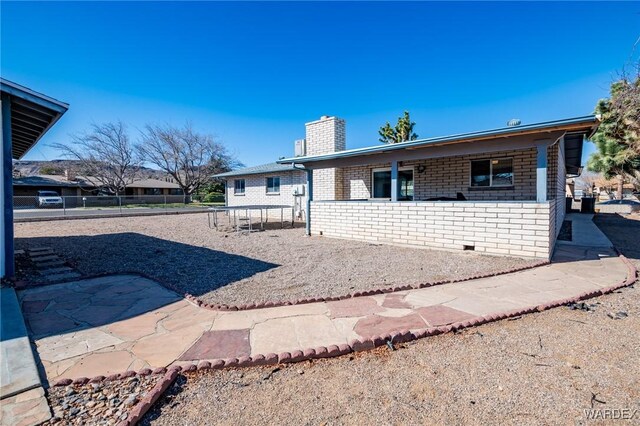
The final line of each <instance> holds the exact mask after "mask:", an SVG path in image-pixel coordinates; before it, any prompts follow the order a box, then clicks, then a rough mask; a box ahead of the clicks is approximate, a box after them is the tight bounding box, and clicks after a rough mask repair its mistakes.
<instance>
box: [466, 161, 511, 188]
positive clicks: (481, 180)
mask: <svg viewBox="0 0 640 426" xmlns="http://www.w3.org/2000/svg"><path fill="white" fill-rule="evenodd" d="M471 186H472V187H487V188H489V187H501V186H513V159H512V158H492V159H489V160H473V161H471Z"/></svg>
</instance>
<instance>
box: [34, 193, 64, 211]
mask: <svg viewBox="0 0 640 426" xmlns="http://www.w3.org/2000/svg"><path fill="white" fill-rule="evenodd" d="M36 200H37V202H38V207H40V208H44V207H62V197H61V196H59V195H58V193H57V192H55V191H38V196H37V197H36Z"/></svg>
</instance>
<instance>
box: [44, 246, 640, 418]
mask: <svg viewBox="0 0 640 426" xmlns="http://www.w3.org/2000/svg"><path fill="white" fill-rule="evenodd" d="M616 251H617V250H616ZM618 257H619V259H620V260H621V261H622V262H623V263H624V264H625V265H626V266H627V277H626V279H624V280H623V281H621V282H619V283H617V284H614V285H612V286H609V287H605V288H603V289H600V290H594V291H588V292H584V293H581V294H578V295H577V296H574V297H570V298H567V299H560V300H556V301H553V302H549V303H544V304H541V305H538V306H534V307H529V308H524V309H514V310H511V311H505V312H501V313H497V314H489V315H484V316H478V317H475V318H472V319H469V320H466V321H460V322H456V323H453V324H449V325H446V326H439V327H427V328H423V329H419V330H416V331H414V332H412V331H409V330H406V329H405V330H401V331H399V332H395V333H392V334H382V335H378V336H373V337H369V338H360V339H353V340H351V341H350V342H349V344H344V343H343V344H339V345H329V346H318V347H316V348H307V349H304V350H294V351H292V352H282V353H280V354H275V353H268V354H266V355H263V354H257V355H254V356H243V357H240V358H226V359H212V360H211V361H204V360H201V361H197V362H196V361H194V362H192V363H187V364H186V365H184V366H180V365H173V366H171V367H169V368H168V369H167V368H163V367H161V368H156V369H155V370H151V369H149V368H145V369H142V370H140V371H139V372H135V371H126V372H124V373H120V374H112V375H110V376H108V377H105V376H96V377H94V378H92V379H88V378H86V377H81V378H79V379H75V380H72V379H60V380H58V381H57V382H55V383H54V385H53V386H68V385H70V384H85V383H96V382H101V381H103V380H104V381H109V380H118V379H123V378H127V377H133V376H135V375H142V376H144V375H149V374H163V373H164V374H165V375H164V377H163V378H162V379H160V381H159V382H158V383H156V385H155V386H154V387H153V388H152V389H151V391H149V392H148V393H147V394H146V395H145V397H144V398H143V399H142V400H141V401H140V402H139V403H138V404H137V405H135V406H134V408H133V410H132V411H131V412H130V413H129V416H128V417H127V419H126V420H123V421H121V422H119V423H118V424H117V426H133V425H135V424H136V423H137V422H138V421H140V419H142V417H143V416H144V415H145V414H146V413H147V411H149V409H150V408H151V407H152V406H153V404H154V403H155V402H156V401H157V400H158V398H159V397H160V395H162V394H163V393H164V392H165V391H166V390H167V389H168V388H169V386H171V384H172V383H173V382H174V381H175V380H176V378H177V377H178V374H179V373H181V372H186V373H189V372H195V371H199V370H208V369H213V370H221V369H225V368H240V367H257V366H265V365H276V364H288V363H295V362H301V361H306V360H312V359H320V358H332V357H337V356H341V355H346V354H348V353H352V352H363V351H368V350H372V349H375V348H377V347H380V346H383V345H386V344H387V342H391V343H406V342H411V341H414V340H418V339H422V338H425V337H429V336H437V335H439V334H445V333H449V332H451V331H458V330H462V329H464V328H469V327H475V326H478V325H482V324H486V323H490V322H494V321H500V320H504V319H507V318H513V317H519V316H522V315H525V314H530V313H534V312H542V311H546V310H549V309H552V308H557V307H560V306H564V305H568V304H570V303H575V302H579V301H582V300H586V299H591V298H593V297H597V296H601V295H604V294H609V293H613V292H614V291H616V290H618V289H620V288H623V287H627V286H630V285H632V284H633V283H635V282H636V278H637V273H638V271H637V269H636V267H635V266H634V265H633V263H631V262H630V261H629V259H627V258H626V257H625V256H624V255H622V254H621V253H619V252H618ZM451 282H457V281H451Z"/></svg>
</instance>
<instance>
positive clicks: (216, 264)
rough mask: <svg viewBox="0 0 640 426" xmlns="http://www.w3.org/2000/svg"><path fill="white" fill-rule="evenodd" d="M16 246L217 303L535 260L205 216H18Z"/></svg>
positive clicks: (349, 288)
mask: <svg viewBox="0 0 640 426" xmlns="http://www.w3.org/2000/svg"><path fill="white" fill-rule="evenodd" d="M15 235H16V248H18V249H27V248H30V247H31V248H33V247H39V246H47V247H51V248H52V249H53V250H54V251H55V252H56V253H57V254H58V255H59V256H61V257H63V258H64V259H66V260H67V261H68V262H69V263H70V265H71V266H73V267H74V268H76V269H77V270H78V271H80V272H81V273H83V274H85V275H93V274H102V273H115V272H138V273H142V274H145V275H148V276H150V277H152V278H154V279H156V280H158V281H160V282H162V283H164V284H165V285H167V286H168V287H170V288H172V289H174V290H175V291H177V292H178V293H181V294H183V293H191V294H194V295H196V296H199V297H201V298H202V299H203V300H205V301H207V302H210V303H221V304H248V303H257V302H266V301H279V300H291V299H300V298H309V297H328V296H339V295H344V294H347V293H351V292H355V291H363V290H371V289H375V288H381V287H390V286H394V285H406V284H419V283H422V282H428V281H435V280H443V279H450V278H459V277H466V276H469V275H474V274H479V273H488V272H492V271H499V270H504V269H508V268H512V267H515V266H523V265H526V264H528V263H532V261H530V260H523V259H517V258H508V257H496V256H484V255H479V254H476V253H463V252H461V253H451V252H445V251H436V250H418V249H410V248H401V247H394V246H387V245H376V244H368V243H363V242H355V241H346V240H336V239H329V238H322V237H311V238H309V237H306V236H305V235H304V229H302V228H296V229H284V230H282V229H273V230H267V231H265V232H256V233H252V234H237V233H225V232H217V231H214V230H211V229H209V228H208V225H207V217H206V215H204V214H189V215H171V216H151V217H127V218H117V217H114V218H108V219H84V220H66V221H50V222H33V223H17V224H15Z"/></svg>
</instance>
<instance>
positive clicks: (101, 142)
mask: <svg viewBox="0 0 640 426" xmlns="http://www.w3.org/2000/svg"><path fill="white" fill-rule="evenodd" d="M71 137H72V139H71V143H69V144H61V143H58V144H54V145H53V147H54V148H56V149H59V150H60V151H62V153H63V155H65V156H66V157H68V158H71V159H74V160H76V161H77V166H76V171H77V173H80V174H82V175H84V177H85V178H86V179H87V180H89V181H91V183H92V184H94V185H95V186H99V187H101V188H103V189H105V190H107V191H108V192H109V193H111V194H115V195H120V194H122V193H124V192H125V190H126V188H127V185H130V184H131V183H132V182H133V181H134V180H135V179H136V178H137V177H138V175H139V173H140V166H141V164H142V162H141V161H140V159H138V158H137V156H136V153H135V151H134V148H133V145H132V144H131V141H130V139H129V135H128V133H127V129H126V126H125V125H124V124H123V123H122V122H120V121H117V122H110V123H104V124H92V125H91V129H90V130H89V131H87V132H84V133H79V134H75V135H72V136H71Z"/></svg>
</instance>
